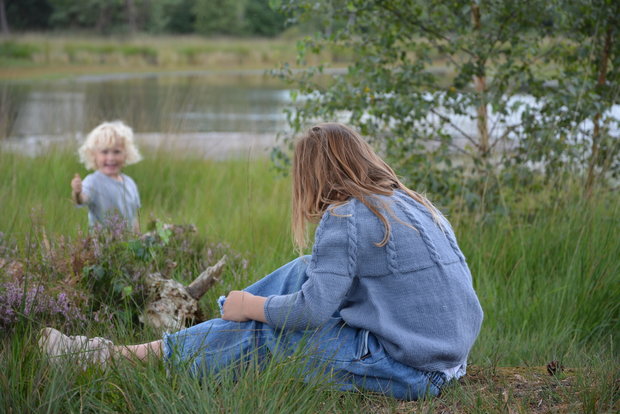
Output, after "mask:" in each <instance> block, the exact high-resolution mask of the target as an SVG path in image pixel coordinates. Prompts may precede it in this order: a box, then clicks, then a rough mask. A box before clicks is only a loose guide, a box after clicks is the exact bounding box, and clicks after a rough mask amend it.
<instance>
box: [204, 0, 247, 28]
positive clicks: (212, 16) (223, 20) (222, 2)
mask: <svg viewBox="0 0 620 414" xmlns="http://www.w3.org/2000/svg"><path fill="white" fill-rule="evenodd" d="M244 7H245V1H239V0H196V4H195V5H194V13H195V14H196V22H195V29H196V32H197V33H200V34H204V35H210V34H214V33H216V34H228V35H230V34H234V33H239V32H240V31H241V30H242V28H241V24H242V20H241V17H242V16H243V9H244Z"/></svg>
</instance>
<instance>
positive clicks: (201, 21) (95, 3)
mask: <svg viewBox="0 0 620 414" xmlns="http://www.w3.org/2000/svg"><path fill="white" fill-rule="evenodd" d="M5 3H6V15H7V20H8V24H9V26H10V28H11V29H15V30H21V31H23V30H41V29H60V30H66V29H86V30H93V29H94V30H95V31H96V32H98V33H104V34H119V33H120V34H126V33H133V32H137V31H146V32H150V33H199V34H205V35H212V34H226V35H248V34H249V35H258V36H275V35H277V34H279V33H281V32H282V31H283V30H284V23H285V18H284V16H283V15H282V14H280V13H279V12H277V11H275V10H274V9H272V8H271V7H270V6H269V1H268V0H243V1H240V0H224V1H215V0H81V1H73V0H19V1H11V0H7V1H5Z"/></svg>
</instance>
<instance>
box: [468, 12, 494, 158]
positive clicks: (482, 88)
mask: <svg viewBox="0 0 620 414" xmlns="http://www.w3.org/2000/svg"><path fill="white" fill-rule="evenodd" d="M471 18H472V23H473V25H474V30H475V31H479V30H480V7H478V4H477V3H476V2H473V3H472V5H471ZM476 66H477V68H476V70H477V71H478V73H477V74H476V75H474V86H475V88H476V92H477V93H478V96H479V97H480V104H479V105H478V108H477V109H476V112H477V126H478V135H479V137H480V141H479V143H478V151H479V153H480V155H481V157H482V158H483V159H484V158H486V157H487V156H488V155H489V148H490V144H489V128H488V125H489V114H488V112H487V100H486V78H485V73H484V66H485V61H484V59H483V58H481V57H480V56H478V60H477V62H476Z"/></svg>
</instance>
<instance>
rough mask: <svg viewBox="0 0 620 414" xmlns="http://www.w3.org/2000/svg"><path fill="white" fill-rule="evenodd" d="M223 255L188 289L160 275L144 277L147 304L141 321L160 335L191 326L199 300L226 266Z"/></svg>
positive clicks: (216, 280)
mask: <svg viewBox="0 0 620 414" xmlns="http://www.w3.org/2000/svg"><path fill="white" fill-rule="evenodd" d="M226 260H227V257H226V256H223V257H222V258H221V259H220V260H219V261H218V262H217V263H216V264H215V265H213V266H210V267H208V268H207V269H206V270H205V271H204V272H202V273H201V274H200V275H199V276H198V277H197V278H196V279H194V281H193V282H192V283H190V284H189V285H188V286H185V285H183V284H182V283H180V282H178V281H176V280H173V279H168V278H166V277H164V276H162V275H161V274H160V273H151V274H148V275H147V276H146V280H145V283H146V287H147V291H148V297H149V299H148V301H147V303H146V306H145V309H144V312H143V314H142V315H141V316H140V321H141V322H142V323H144V324H145V325H148V326H151V327H153V328H155V329H156V330H157V331H159V332H174V331H177V330H179V329H181V328H183V327H185V326H187V325H189V324H191V323H192V322H193V321H194V320H195V319H196V318H197V316H198V301H199V300H200V298H201V297H202V296H203V295H204V294H205V293H206V292H207V290H209V289H210V288H211V287H212V286H213V285H214V284H215V283H217V282H218V281H219V280H220V275H221V274H222V270H223V269H224V265H225V264H226Z"/></svg>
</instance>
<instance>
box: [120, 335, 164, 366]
mask: <svg viewBox="0 0 620 414" xmlns="http://www.w3.org/2000/svg"><path fill="white" fill-rule="evenodd" d="M113 353H115V354H116V355H122V356H124V357H125V358H127V359H131V360H136V359H138V360H140V361H146V360H147V359H148V358H149V357H157V358H161V356H162V342H161V340H159V341H153V342H148V343H146V344H139V345H117V346H115V347H114V351H113Z"/></svg>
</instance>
